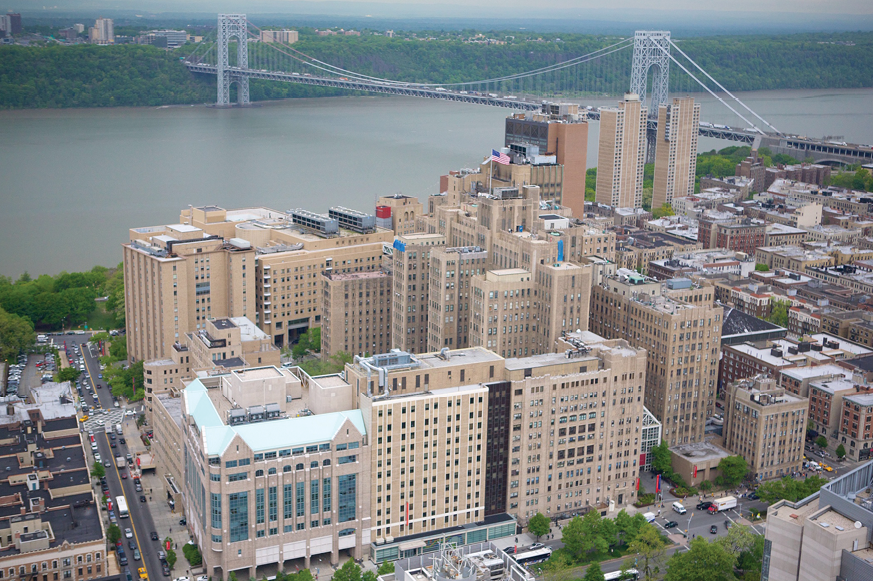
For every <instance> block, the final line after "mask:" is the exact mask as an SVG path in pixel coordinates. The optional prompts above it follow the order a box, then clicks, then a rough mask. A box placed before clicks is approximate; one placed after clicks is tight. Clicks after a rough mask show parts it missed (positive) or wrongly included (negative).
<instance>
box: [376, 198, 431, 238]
mask: <svg viewBox="0 0 873 581" xmlns="http://www.w3.org/2000/svg"><path fill="white" fill-rule="evenodd" d="M382 208H384V209H382ZM380 213H381V214H383V216H380V215H379V214H380ZM384 214H388V216H387V218H386V217H385V216H384ZM422 215H424V206H423V205H422V204H421V202H419V201H418V198H413V197H411V196H404V195H403V194H395V195H393V196H382V197H380V198H379V199H378V200H376V218H377V225H379V226H380V227H382V228H387V229H389V230H393V231H394V234H395V235H396V236H402V235H404V234H415V232H416V229H415V222H416V218H418V217H419V216H422ZM380 218H382V219H384V220H385V222H384V223H382V224H380V223H379V219H380ZM388 219H390V221H388Z"/></svg>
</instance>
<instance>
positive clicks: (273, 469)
mask: <svg viewBox="0 0 873 581" xmlns="http://www.w3.org/2000/svg"><path fill="white" fill-rule="evenodd" d="M275 473H276V469H275V468H270V469H269V470H267V474H275Z"/></svg>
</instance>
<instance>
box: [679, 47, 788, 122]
mask: <svg viewBox="0 0 873 581" xmlns="http://www.w3.org/2000/svg"><path fill="white" fill-rule="evenodd" d="M667 42H669V43H670V46H672V47H673V48H675V49H676V50H677V51H679V54H681V55H682V56H684V57H685V58H687V59H688V62H690V63H691V64H693V65H694V66H695V67H697V69H698V70H699V71H700V72H702V73H703V74H704V75H706V77H707V78H708V79H709V80H710V81H712V82H713V83H715V84H716V85H717V86H718V88H719V89H721V90H722V91H724V92H725V93H727V94H728V95H730V96H731V97H733V99H734V101H736V102H737V103H739V104H740V105H742V106H743V107H744V108H745V109H746V110H747V111H748V112H749V113H751V114H752V115H754V116H755V117H757V118H758V119H760V120H761V122H763V123H764V124H765V125H767V127H769V128H770V129H772V130H773V131H775V132H776V133H778V134H779V135H782V132H781V131H779V130H778V129H776V128H775V127H773V126H772V125H770V123H769V122H767V120H766V119H764V118H763V117H761V116H760V115H758V114H757V113H755V112H754V111H752V110H751V109H750V108H749V107H748V106H747V105H746V104H745V103H743V102H742V101H740V100H739V99H738V98H737V97H736V95H734V94H733V93H731V92H730V91H728V90H727V89H725V88H724V86H722V84H721V83H719V82H718V81H716V80H715V79H714V78H712V75H710V74H709V73H707V72H706V71H705V70H703V67H701V66H700V65H699V64H697V63H696V62H694V60H693V59H692V58H691V57H690V56H688V55H687V54H685V53H684V52H683V51H682V49H681V48H679V47H678V46H676V43H674V42H673V41H672V40H670V39H668V40H667ZM670 58H673V57H670ZM673 60H674V61H675V60H676V59H673ZM686 72H687V71H686ZM689 74H690V73H689ZM695 80H697V79H695ZM697 82H698V83H699V82H700V81H697ZM710 92H711V91H710ZM722 102H724V101H722ZM737 115H739V113H737ZM741 117H742V116H741ZM755 129H757V127H755Z"/></svg>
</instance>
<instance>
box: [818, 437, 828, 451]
mask: <svg viewBox="0 0 873 581" xmlns="http://www.w3.org/2000/svg"><path fill="white" fill-rule="evenodd" d="M815 445H816V446H818V447H819V448H827V447H828V439H827V438H825V437H824V435H820V436H819V437H818V438H816V439H815Z"/></svg>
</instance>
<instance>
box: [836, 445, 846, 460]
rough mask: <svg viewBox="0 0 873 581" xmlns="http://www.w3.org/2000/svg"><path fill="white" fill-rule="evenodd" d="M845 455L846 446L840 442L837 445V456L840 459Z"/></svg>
mask: <svg viewBox="0 0 873 581" xmlns="http://www.w3.org/2000/svg"><path fill="white" fill-rule="evenodd" d="M845 457H846V447H845V446H843V445H842V444H840V445H839V446H837V458H839V459H840V460H842V459H843V458H845Z"/></svg>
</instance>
